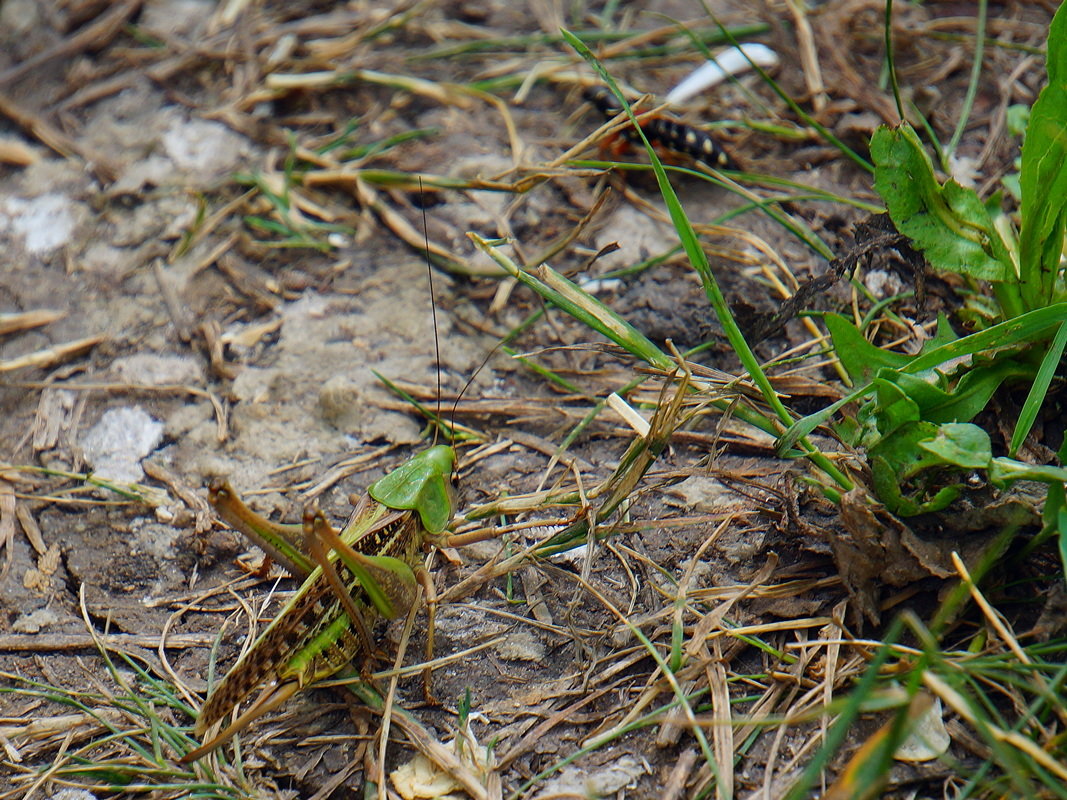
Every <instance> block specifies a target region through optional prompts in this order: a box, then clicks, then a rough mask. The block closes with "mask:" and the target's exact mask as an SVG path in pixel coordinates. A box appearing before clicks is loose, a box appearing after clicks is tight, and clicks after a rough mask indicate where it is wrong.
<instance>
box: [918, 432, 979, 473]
mask: <svg viewBox="0 0 1067 800" xmlns="http://www.w3.org/2000/svg"><path fill="white" fill-rule="evenodd" d="M918 445H919V447H921V448H922V449H923V450H925V451H926V452H928V453H932V454H933V455H935V456H937V457H938V458H939V459H941V461H942V462H943V463H945V464H951V465H953V466H956V467H962V468H963V469H986V468H988V467H989V462H990V460H991V459H992V458H993V447H992V445H991V444H990V441H989V434H988V433H986V432H985V431H984V430H982V429H981V428H979V427H978V426H977V425H971V424H970V423H962V422H946V423H945V424H944V425H941V426H939V427H938V429H937V435H936V436H934V438H933V439H926V440H922V441H920V442H919V443H918Z"/></svg>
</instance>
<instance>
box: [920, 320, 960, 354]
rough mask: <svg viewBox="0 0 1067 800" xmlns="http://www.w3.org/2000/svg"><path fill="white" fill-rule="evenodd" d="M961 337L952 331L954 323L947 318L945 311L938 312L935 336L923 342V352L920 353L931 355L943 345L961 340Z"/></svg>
mask: <svg viewBox="0 0 1067 800" xmlns="http://www.w3.org/2000/svg"><path fill="white" fill-rule="evenodd" d="M959 338H960V337H959V336H957V335H956V331H954V330H952V323H950V322H949V321H948V317H946V316H945V312H944V311H938V312H937V329H936V330H935V331H934V335H933V336H931V337H930V338H929V339H927V340H926V341H925V342H923V346H922V350H921V351H920V352H923V353H929V352H930V351H931V350H934V349H936V348H938V347H941V346H942V345H946V344H949V343H950V342H955V341H958V340H959Z"/></svg>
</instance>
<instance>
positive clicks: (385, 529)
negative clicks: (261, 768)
mask: <svg viewBox="0 0 1067 800" xmlns="http://www.w3.org/2000/svg"><path fill="white" fill-rule="evenodd" d="M454 463H455V452H454V451H453V449H452V448H451V447H448V446H446V445H435V446H434V447H431V448H429V449H428V450H426V451H424V452H422V453H420V454H418V455H416V456H415V457H413V458H412V459H410V460H409V461H407V462H405V463H404V464H402V465H401V466H399V467H397V468H396V469H395V470H393V471H392V472H390V473H389V474H388V475H386V476H385V477H383V478H382V479H380V480H379V481H377V482H376V483H374V484H372V485H371V487H370V488H369V490H368V494H367V496H365V497H364V498H363V499H362V501H361V502H360V503H359V504H358V506H357V507H356V509H355V511H354V512H353V514H352V517H351V519H350V521H349V523H348V524H347V525H346V526H345V527H344V529H343V530H342V531H341V532H340V533H338V532H336V531H334V530H333V529H332V528H331V527H330V524H329V523H328V522H327V521H326V519H325V517H324V516H323V515H322V512H319V511H315V510H313V509H308V510H307V511H305V515H304V524H303V525H302V526H296V525H279V524H277V523H273V522H270V521H269V520H266V519H263V518H262V517H260V516H258V515H257V514H255V513H254V512H252V511H251V510H249V509H248V508H247V507H246V506H245V505H244V504H243V503H242V502H241V501H240V500H239V499H238V498H237V497H236V495H235V494H234V493H233V491H232V490H231V489H230V488H229V486H228V485H226V484H222V483H219V484H215V485H213V486H212V490H211V500H212V504H213V505H214V506H215V508H216V510H217V511H218V513H219V516H220V517H222V518H223V519H224V520H226V522H228V523H229V524H230V525H232V526H233V527H235V528H237V529H238V530H240V531H241V532H243V533H245V534H246V535H248V536H249V538H251V539H253V540H254V541H255V542H257V543H258V544H260V545H261V546H262V547H263V548H264V550H266V551H267V552H268V553H269V554H270V555H271V556H272V557H274V558H275V559H276V560H277V561H278V562H279V563H281V564H283V565H285V566H287V567H288V568H289V569H290V570H291V571H292V572H293V574H294V575H296V576H298V577H303V578H304V582H303V584H302V585H301V586H300V588H299V589H298V590H297V592H296V594H295V595H293V598H292V599H291V600H290V601H289V602H288V603H287V604H286V606H285V607H284V608H283V609H282V610H281V612H280V613H279V614H278V616H277V617H276V618H275V620H274V621H273V622H272V623H271V624H270V625H269V626H268V627H267V629H266V630H264V631H263V633H262V634H261V635H260V636H259V638H258V639H256V641H255V642H254V643H253V645H252V647H251V648H250V649H249V650H248V652H247V653H245V655H244V657H242V658H241V659H240V660H239V661H238V662H237V664H235V665H234V666H233V668H232V669H231V670H230V671H229V672H228V673H227V674H226V676H225V677H224V678H223V679H222V681H221V682H219V684H218V685H217V686H216V687H215V688H214V690H213V691H212V692H211V694H210V696H209V697H208V698H207V700H206V702H205V703H204V705H203V707H202V708H201V709H200V715H199V716H198V718H197V721H196V734H197V736H198V737H200V738H201V739H203V737H204V735H205V734H206V733H207V731H208V729H209V728H211V727H212V726H213V725H214V724H215V723H216V722H218V721H219V720H221V719H222V718H223V717H225V716H226V714H228V713H230V712H231V711H233V710H234V709H236V708H237V707H238V706H239V705H240V704H241V703H242V702H243V701H244V700H245V699H246V698H247V697H248V696H249V695H250V694H251V693H252V692H253V691H255V690H256V689H257V688H259V687H263V688H262V690H261V692H260V694H259V696H258V697H257V698H256V700H255V701H254V702H253V703H252V705H251V706H249V707H248V708H247V709H246V710H245V711H244V712H243V713H241V714H240V715H239V716H238V717H237V719H236V720H234V721H233V722H232V723H230V725H228V726H227V727H226V728H225V729H224V730H223V731H222V732H221V733H219V734H217V735H216V736H214V737H213V738H211V739H209V740H208V741H205V742H204V744H203V745H202V746H200V747H198V748H197V749H195V750H193V751H191V752H189V753H187V754H186V755H185V756H184V757H183V758H182V759H181V763H188V762H190V761H195V760H196V759H198V758H201V757H202V756H204V755H206V754H207V753H209V752H211V751H212V750H214V749H215V748H216V747H219V746H220V745H222V744H224V743H225V742H227V741H228V740H229V739H230V738H232V737H233V736H234V735H235V734H236V733H238V732H240V731H241V730H243V729H244V728H245V727H246V726H247V725H248V724H249V723H250V722H251V721H252V720H254V719H256V718H258V717H259V716H261V715H263V714H265V713H266V712H268V711H271V710H273V709H275V708H278V707H279V706H280V705H281V704H282V703H284V702H285V701H286V700H288V699H289V698H290V697H292V696H293V695H294V694H295V693H296V692H298V691H299V690H300V689H303V688H304V687H306V686H308V685H310V684H312V683H315V682H316V681H320V680H322V679H324V678H328V677H330V676H332V675H334V674H335V673H336V672H338V671H339V670H341V669H342V668H343V667H345V666H346V665H347V664H348V663H349V662H351V661H353V660H356V659H360V658H361V657H362V658H365V657H366V656H368V655H370V654H371V653H372V652H373V648H374V645H373V640H372V638H371V631H372V630H373V628H374V623H375V622H376V621H377V620H378V619H379V617H383V616H384V617H387V618H393V617H397V616H400V615H402V614H405V613H407V611H408V610H409V609H410V608H411V606H412V604H413V603H414V602H415V598H416V597H417V589H418V585H417V584H418V578H419V573H420V572H421V563H420V562H421V558H420V556H421V553H422V550H423V548H424V545H425V544H426V543H427V542H428V541H429V540H430V539H432V538H436V535H437V534H440V533H441V532H442V531H444V530H445V527H446V526H447V525H448V522H449V521H450V520H451V518H452V515H453V509H454V503H453V499H452V483H451V475H452V469H453V465H454ZM326 547H329V548H331V552H329V554H327V553H326ZM425 585H426V584H425V583H424V586H425ZM427 588H428V589H429V587H427ZM432 610H433V606H432V605H431V621H430V632H431V636H432V629H433V624H432ZM428 644H429V646H430V647H432V638H431V640H430V643H428Z"/></svg>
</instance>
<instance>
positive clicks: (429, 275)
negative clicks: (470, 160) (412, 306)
mask: <svg viewBox="0 0 1067 800" xmlns="http://www.w3.org/2000/svg"><path fill="white" fill-rule="evenodd" d="M419 194H424V191H423V188H422V176H421V175H420V176H419ZM422 241H423V253H424V254H425V256H426V279H427V282H428V283H429V286H430V317H431V318H432V319H433V355H434V361H435V362H436V364H437V412H436V417H437V420H438V424H437V425H434V427H433V443H434V444H435V445H436V444H437V436H438V434H440V433H441V425H440V420H441V336H440V334H439V333H438V330H437V303H436V300H435V298H436V294H435V293H434V290H433V265H432V264H431V263H430V233H429V225H428V224H427V221H426V203H425V202H423V204H422ZM464 388H465V387H464ZM452 430H453V431H455V422H453V424H452Z"/></svg>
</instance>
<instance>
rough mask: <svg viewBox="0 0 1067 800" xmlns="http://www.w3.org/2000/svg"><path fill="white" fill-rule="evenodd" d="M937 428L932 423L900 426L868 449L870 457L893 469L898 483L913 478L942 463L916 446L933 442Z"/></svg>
mask: <svg viewBox="0 0 1067 800" xmlns="http://www.w3.org/2000/svg"><path fill="white" fill-rule="evenodd" d="M936 436H937V426H936V425H934V424H933V423H932V422H909V423H907V424H906V425H901V426H900V427H899V428H897V429H896V430H895V431H894V432H893V433H892V434H890V435H889V436H886V437H885V438H884V439H882V441H881V442H879V443H878V444H877V445H875V446H874V447H872V448H871V450H870V453H871V456H872V457H874V456H878V457H879V458H882V459H885V461H886V462H887V463H888V464H889V465H890V466H891V467H892V468H893V474H894V475H895V476H896V478H897V481H898V482H903V481H906V480H908V479H909V478H913V477H915V476H916V475H918V474H919V473H920V472H922V471H924V470H927V469H930V468H931V467H936V466H940V465H942V464H943V462H942V461H941V458H940V457H939V456H937V455H936V454H934V453H930V452H928V451H925V450H923V449H921V448H920V447H919V442H922V441H926V440H930V439H934V438H935V437H936Z"/></svg>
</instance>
